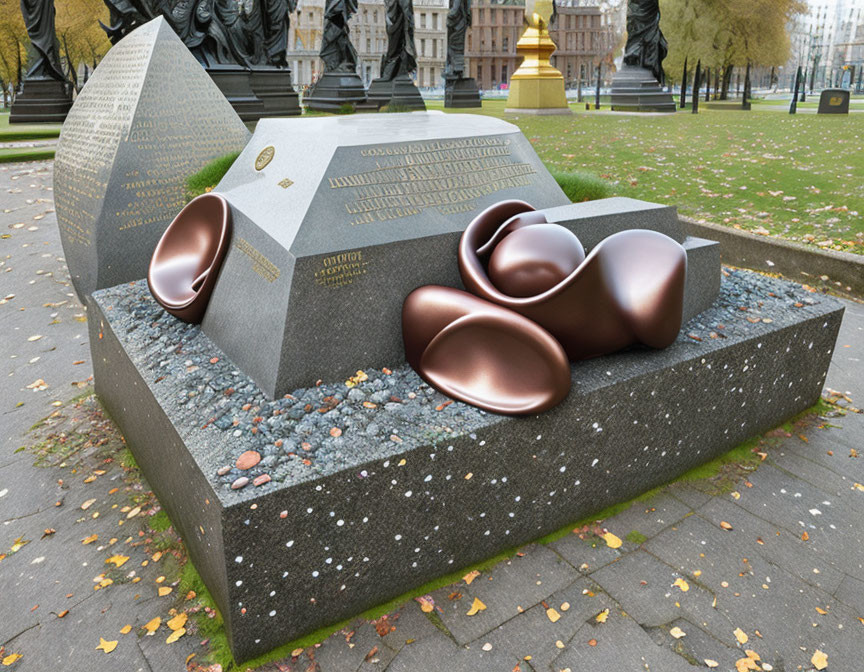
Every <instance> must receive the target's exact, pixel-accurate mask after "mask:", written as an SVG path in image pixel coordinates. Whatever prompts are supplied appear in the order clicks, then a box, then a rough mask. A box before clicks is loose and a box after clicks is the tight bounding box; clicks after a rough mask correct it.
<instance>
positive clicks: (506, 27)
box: [288, 0, 612, 89]
mask: <svg viewBox="0 0 864 672" xmlns="http://www.w3.org/2000/svg"><path fill="white" fill-rule="evenodd" d="M448 6H449V2H448V0H414V42H415V46H416V48H417V74H416V82H417V86H419V87H421V88H440V87H443V85H444V80H443V75H444V64H445V61H446V58H447V11H448ZM471 13H472V26H471V28H470V29H469V30H468V34H467V36H466V44H465V56H466V67H467V68H468V72H469V73H470V76H472V77H474V78H475V79H476V80H477V84H478V86H479V87H480V88H481V89H496V88H502V87H504V86H506V85H507V83H508V82H509V80H510V75H512V74H513V72H514V71H515V70H516V68H517V67H518V66H519V63H520V62H521V60H522V57H521V56H519V55H518V54H517V53H516V43H517V42H518V41H519V38H520V37H521V36H522V32H523V31H524V30H525V25H524V21H523V17H524V13H525V3H524V0H479V1H478V2H476V3H475V4H474V5H473V6H472V8H471ZM291 18H292V21H291V28H290V30H289V35H288V45H289V53H288V60H289V63H290V64H291V67H292V69H293V72H294V83H295V85H297V86H298V87H300V88H302V87H304V86H308V85H311V84H313V83H314V82H315V81H316V80H317V78H318V76H319V75H320V74H321V72H322V64H321V62H320V60H319V59H318V51H319V49H320V48H321V31H322V29H323V22H324V0H300V4H299V7H298V12H297V14H294V15H292V17H291ZM550 33H551V35H552V39H553V40H554V41H555V44H556V45H557V46H558V50H557V51H556V52H555V54H554V55H553V56H552V64H553V65H554V66H555V67H556V68H558V70H560V71H561V73H562V74H563V75H564V80H565V83H566V84H567V86H568V87H569V86H576V81H577V80H578V79H579V77H580V76H581V77H582V80H583V84H584V83H587V82H588V81H589V80H590V79H591V77H592V74H591V73H592V72H593V67H594V65H595V64H596V63H597V62H598V61H600V60H602V59H603V58H605V57H606V56H607V55H608V54H609V53H610V51H611V48H612V45H611V38H610V35H611V30H610V25H609V24H608V22H607V21H606V20H605V17H604V15H602V14H601V11H600V9H599V8H598V7H594V6H581V4H580V0H559V3H558V19H557V21H556V22H555V24H554V25H553V26H552V28H551V29H550ZM351 41H352V42H353V44H354V47H355V48H356V49H357V55H358V74H359V75H360V77H361V78H362V79H363V81H364V83H365V84H367V85H368V84H369V82H371V81H372V80H373V79H374V78H375V77H377V76H378V75H379V73H380V68H381V57H382V55H383V54H384V53H385V52H386V51H387V27H386V10H385V7H384V0H361V1H360V3H359V10H358V12H357V14H356V15H355V16H354V18H353V20H352V22H351Z"/></svg>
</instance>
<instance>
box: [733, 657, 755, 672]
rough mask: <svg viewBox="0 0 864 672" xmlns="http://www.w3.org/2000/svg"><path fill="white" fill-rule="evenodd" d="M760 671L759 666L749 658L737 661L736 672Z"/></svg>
mask: <svg viewBox="0 0 864 672" xmlns="http://www.w3.org/2000/svg"><path fill="white" fill-rule="evenodd" d="M758 669H759V665H758V664H757V663H756V661H755V660H753V659H752V658H750V657H749V656H748V657H747V658H739V659H738V660H736V661H735V670H736V672H755V671H756V670H758Z"/></svg>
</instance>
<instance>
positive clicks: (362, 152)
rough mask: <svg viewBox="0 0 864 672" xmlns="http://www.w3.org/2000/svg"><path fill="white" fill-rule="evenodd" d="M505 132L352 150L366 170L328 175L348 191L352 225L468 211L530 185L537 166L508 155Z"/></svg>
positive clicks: (334, 185) (334, 187)
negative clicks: (499, 194)
mask: <svg viewBox="0 0 864 672" xmlns="http://www.w3.org/2000/svg"><path fill="white" fill-rule="evenodd" d="M511 142H512V141H511V139H510V138H508V137H506V136H490V137H477V138H457V139H453V140H433V141H418V142H407V143H402V144H399V145H388V146H379V147H363V148H357V149H356V150H352V151H353V152H355V153H356V155H355V156H353V157H352V158H353V159H355V160H356V159H357V157H360V158H361V160H362V161H363V163H365V164H368V169H367V170H363V171H361V172H354V173H351V174H348V175H342V176H334V177H330V178H329V180H328V183H329V186H330V189H332V190H346V191H347V192H348V200H347V202H346V203H345V210H346V212H347V214H348V216H349V218H350V222H351V224H352V225H354V226H356V225H362V224H370V223H372V222H385V221H389V220H394V219H402V218H405V217H411V216H412V215H417V214H420V213H421V212H422V211H424V210H425V209H427V208H434V209H435V210H436V211H437V212H438V213H439V214H441V215H453V214H458V213H463V212H472V211H474V210H476V209H477V208H478V205H477V202H476V201H477V199H478V198H482V197H484V196H488V195H490V194H494V193H495V192H498V191H501V190H502V189H508V188H513V187H528V186H531V185H532V184H534V180H535V175H536V172H537V171H536V169H535V167H534V166H533V165H531V164H530V163H525V162H521V161H518V160H516V159H515V158H514V157H513V156H512V146H511Z"/></svg>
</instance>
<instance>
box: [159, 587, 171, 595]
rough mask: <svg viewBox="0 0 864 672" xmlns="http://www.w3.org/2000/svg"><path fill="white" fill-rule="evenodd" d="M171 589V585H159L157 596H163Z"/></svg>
mask: <svg viewBox="0 0 864 672" xmlns="http://www.w3.org/2000/svg"><path fill="white" fill-rule="evenodd" d="M172 590H173V588H171V586H159V597H165V596H166V595H168V594H169V593H170V592H171V591H172Z"/></svg>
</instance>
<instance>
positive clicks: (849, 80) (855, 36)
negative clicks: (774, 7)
mask: <svg viewBox="0 0 864 672" xmlns="http://www.w3.org/2000/svg"><path fill="white" fill-rule="evenodd" d="M789 39H790V42H791V54H790V58H789V62H788V63H787V64H786V67H785V70H786V76H787V78H788V79H791V78H792V76H793V74H794V71H795V69H796V68H797V67H798V66H799V65H800V66H802V67H803V68H805V69H806V70H807V71H808V77H807V81H808V84H809V83H810V82H811V81H812V82H813V84H814V85H815V86H816V87H817V88H818V87H821V86H846V87H851V86H853V85H855V86H858V87H860V84H859V81H860V80H859V77H860V75H861V73H862V70H864V0H808V2H807V11H806V12H804V13H802V14H799V15H797V16H796V17H795V18H794V19H793V21H792V22H791V25H790V26H789ZM782 84H785V82H782V83H781V85H782Z"/></svg>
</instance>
